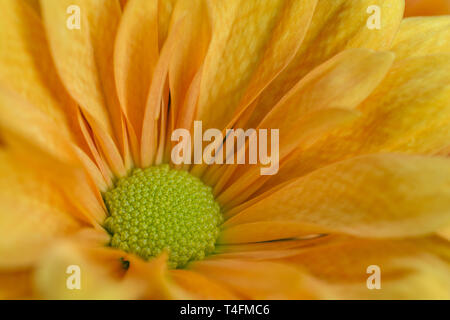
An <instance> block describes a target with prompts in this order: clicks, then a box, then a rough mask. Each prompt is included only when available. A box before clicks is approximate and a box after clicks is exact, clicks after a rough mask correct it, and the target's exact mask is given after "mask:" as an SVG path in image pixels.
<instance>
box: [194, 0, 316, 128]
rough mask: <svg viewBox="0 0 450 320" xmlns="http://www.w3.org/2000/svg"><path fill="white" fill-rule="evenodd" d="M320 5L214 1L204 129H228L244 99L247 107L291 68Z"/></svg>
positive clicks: (202, 101)
mask: <svg viewBox="0 0 450 320" xmlns="http://www.w3.org/2000/svg"><path fill="white" fill-rule="evenodd" d="M316 2H317V0H307V1H279V0H276V1H245V0H244V1H242V0H232V1H211V6H210V7H211V16H212V21H213V26H212V28H213V31H212V38H211V44H210V47H209V50H208V53H207V55H206V58H205V62H204V68H203V76H202V84H201V90H200V97H199V105H198V113H197V118H198V119H201V120H202V121H203V122H204V124H203V126H204V127H205V128H210V127H214V128H224V127H225V125H226V124H227V123H228V122H229V121H231V120H232V117H233V112H234V111H235V110H236V109H237V108H238V107H239V103H240V100H241V99H243V102H242V103H243V105H242V107H246V106H247V105H248V104H249V103H251V101H252V100H253V99H255V98H256V95H258V94H259V92H260V91H261V90H262V89H263V88H264V87H265V86H266V85H267V84H268V83H269V82H270V81H272V79H273V78H274V77H275V76H276V75H277V74H278V73H279V72H280V71H281V70H282V69H283V68H284V67H285V66H286V64H287V63H288V62H289V61H290V60H291V59H292V57H293V55H294V54H295V52H296V50H297V49H298V46H299V45H300V43H301V41H302V39H303V37H304V34H305V32H306V30H307V28H308V25H309V22H310V19H311V15H312V13H313V11H314V7H315V5H316ZM281 34H282V35H283V36H280V35H281ZM247 88H248V91H247V92H246V90H247ZM244 94H246V95H247V96H245V97H244Z"/></svg>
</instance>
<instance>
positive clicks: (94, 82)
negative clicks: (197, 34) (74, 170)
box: [41, 0, 126, 176]
mask: <svg viewBox="0 0 450 320" xmlns="http://www.w3.org/2000/svg"><path fill="white" fill-rule="evenodd" d="M73 5H76V6H78V7H79V8H80V15H81V22H80V29H73V30H71V29H69V28H68V27H67V19H68V16H69V15H68V13H67V9H68V8H69V7H70V6H73ZM41 11H42V17H43V22H44V26H45V30H46V34H47V38H48V41H49V44H50V50H51V53H52V56H53V59H54V62H55V65H56V68H57V70H58V74H59V76H60V77H61V79H62V81H63V83H64V85H65V87H66V88H67V90H68V92H69V93H70V95H71V96H72V97H73V98H74V99H75V100H76V101H77V103H78V104H79V105H80V108H81V109H82V111H83V114H84V116H85V117H86V119H87V121H88V122H89V124H90V125H91V126H92V128H93V131H94V134H95V137H96V138H97V139H98V142H99V144H100V146H101V147H102V149H103V152H104V154H105V157H106V158H107V160H108V162H109V165H110V166H111V169H112V170H113V171H114V173H115V174H116V175H118V176H122V175H124V174H125V173H126V169H125V165H124V162H123V159H122V155H121V154H120V152H119V150H118V148H117V147H116V140H117V141H120V142H121V143H122V145H124V141H122V140H121V139H123V138H124V137H126V136H124V133H123V130H124V127H123V125H124V123H123V121H122V115H121V110H120V107H119V102H118V98H117V95H116V89H115V83H114V73H113V67H112V64H111V61H112V58H113V46H114V40H115V35H116V31H117V26H118V23H119V19H120V15H121V9H120V4H119V2H118V1H116V0H111V1H109V0H99V1H89V0H76V1H71V0H61V1H55V0H41ZM114 130H115V131H114ZM114 132H116V134H114ZM124 152H125V151H124Z"/></svg>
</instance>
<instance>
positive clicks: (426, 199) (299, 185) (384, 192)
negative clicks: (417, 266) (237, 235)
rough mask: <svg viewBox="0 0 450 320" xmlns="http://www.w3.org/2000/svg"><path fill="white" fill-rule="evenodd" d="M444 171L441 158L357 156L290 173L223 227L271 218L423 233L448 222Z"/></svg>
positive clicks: (342, 228) (449, 163) (351, 230)
mask: <svg viewBox="0 0 450 320" xmlns="http://www.w3.org/2000/svg"><path fill="white" fill-rule="evenodd" d="M447 172H448V174H447ZM449 177H450V160H448V159H447V158H432V157H422V156H407V155H391V154H378V155H367V156H361V157H358V158H353V159H349V160H346V161H342V162H338V163H336V164H333V165H330V166H327V167H324V168H322V169H319V170H316V171H314V172H312V173H310V174H309V175H306V176H304V177H302V178H298V179H294V180H293V181H292V182H291V183H290V184H287V185H286V186H285V187H284V188H281V189H280V190H278V191H276V192H274V193H272V194H271V195H269V196H268V197H267V198H265V199H262V200H261V201H259V202H257V203H256V204H254V205H252V206H250V207H248V208H247V209H244V210H243V211H242V212H241V213H239V214H237V215H235V216H233V217H231V218H230V219H229V220H227V221H226V222H225V223H224V227H230V226H236V225H238V224H242V223H250V222H257V221H272V220H275V221H293V222H300V223H303V222H304V223H308V224H312V225H316V226H318V227H322V228H327V229H329V230H333V231H335V232H338V233H346V234H352V235H357V236H360V237H405V236H416V235H421V234H427V233H431V232H434V231H437V230H438V229H439V228H442V227H443V226H446V225H448V223H449V220H450V215H449V212H450V210H449V206H450V193H449V192H448V191H449V190H450V189H449V188H448V185H449V184H450V180H449ZM358 195H361V196H358Z"/></svg>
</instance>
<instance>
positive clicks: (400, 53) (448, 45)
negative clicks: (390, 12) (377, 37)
mask: <svg viewBox="0 0 450 320" xmlns="http://www.w3.org/2000/svg"><path fill="white" fill-rule="evenodd" d="M391 50H392V51H394V52H395V54H396V56H397V58H399V59H405V58H409V57H412V56H424V55H428V54H435V53H450V16H442V17H428V18H408V19H404V20H403V21H402V24H401V25H400V29H399V31H398V33H397V36H396V37H395V40H394V43H393V45H392V49H391Z"/></svg>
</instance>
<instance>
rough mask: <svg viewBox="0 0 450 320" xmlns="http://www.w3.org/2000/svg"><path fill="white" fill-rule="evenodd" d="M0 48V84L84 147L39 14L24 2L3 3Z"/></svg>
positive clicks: (0, 21)
mask: <svg viewBox="0 0 450 320" xmlns="http://www.w3.org/2000/svg"><path fill="white" fill-rule="evenodd" d="M0 47H2V48H3V49H2V50H1V51H0V86H1V87H2V88H4V89H6V91H11V92H14V93H15V94H16V95H17V96H18V98H19V99H21V100H24V101H27V102H28V103H30V104H32V105H33V108H37V109H38V110H39V111H40V112H41V113H42V114H43V115H44V116H45V117H47V118H48V121H49V122H53V124H54V125H56V126H58V128H59V130H60V131H61V134H63V135H67V134H68V132H69V131H71V133H72V134H74V138H76V139H77V140H76V141H77V143H78V144H79V145H80V147H82V148H83V147H84V145H83V141H82V140H83V139H82V137H81V133H80V132H79V129H78V128H77V118H76V105H75V103H74V102H73V100H72V99H71V98H70V97H69V95H68V94H67V92H66V91H65V89H64V87H63V85H62V83H61V82H60V80H59V78H58V75H57V73H56V70H55V67H54V65H53V61H52V59H51V55H50V51H49V48H48V44H47V40H46V38H45V31H44V27H43V25H42V23H41V21H40V19H39V17H38V16H37V14H36V12H35V11H33V10H32V9H31V8H30V7H29V6H28V5H26V4H25V3H24V2H23V1H14V0H6V1H4V2H3V3H2V10H1V12H0ZM15 111H17V110H9V111H7V112H12V113H13V112H15ZM18 113H19V112H18ZM2 117H3V115H2ZM22 117H26V116H25V115H22ZM3 119H8V118H3ZM29 125H31V123H30V124H29ZM30 138H31V139H32V138H33V137H30Z"/></svg>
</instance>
